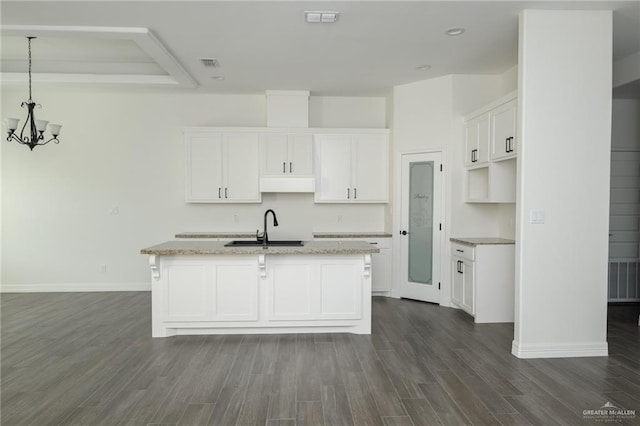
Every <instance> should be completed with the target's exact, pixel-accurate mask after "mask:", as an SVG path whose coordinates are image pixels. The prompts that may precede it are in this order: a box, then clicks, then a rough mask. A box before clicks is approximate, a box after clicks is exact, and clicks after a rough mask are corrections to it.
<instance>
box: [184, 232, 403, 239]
mask: <svg viewBox="0 0 640 426" xmlns="http://www.w3.org/2000/svg"><path fill="white" fill-rule="evenodd" d="M255 236H256V233H255V232H181V233H179V234H176V235H175V237H176V238H254V237H255ZM313 237H314V238H391V234H390V233H387V232H314V233H313Z"/></svg>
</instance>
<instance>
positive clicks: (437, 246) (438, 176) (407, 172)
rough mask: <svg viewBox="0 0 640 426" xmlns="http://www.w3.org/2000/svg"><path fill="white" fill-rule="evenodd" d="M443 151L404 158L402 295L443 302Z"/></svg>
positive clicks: (401, 233)
mask: <svg viewBox="0 0 640 426" xmlns="http://www.w3.org/2000/svg"><path fill="white" fill-rule="evenodd" d="M441 164H442V154H441V153H440V152H425V153H407V154H403V155H402V157H401V166H402V167H401V176H402V178H401V201H400V229H399V232H400V276H399V277H398V278H399V281H400V297H405V298H407V299H415V300H423V301H425V302H433V303H439V302H440V284H441V279H440V269H441V266H440V265H441V259H442V257H441V252H442V231H441V224H442V212H443V206H444V201H443V191H442V189H443V187H444V182H443V178H442V177H443V176H442V175H443V173H442V167H441Z"/></svg>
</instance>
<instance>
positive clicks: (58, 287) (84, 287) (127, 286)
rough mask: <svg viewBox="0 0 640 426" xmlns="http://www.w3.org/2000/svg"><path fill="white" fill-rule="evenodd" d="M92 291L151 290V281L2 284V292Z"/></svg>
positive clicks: (0, 287) (0, 290)
mask: <svg viewBox="0 0 640 426" xmlns="http://www.w3.org/2000/svg"><path fill="white" fill-rule="evenodd" d="M91 291H151V283H150V282H146V283H50V284H2V285H1V286H0V293H68V292H91Z"/></svg>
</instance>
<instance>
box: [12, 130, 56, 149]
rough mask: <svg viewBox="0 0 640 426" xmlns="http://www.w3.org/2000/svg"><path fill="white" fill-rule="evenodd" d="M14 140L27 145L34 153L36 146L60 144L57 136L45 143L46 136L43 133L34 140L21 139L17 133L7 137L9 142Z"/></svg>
mask: <svg viewBox="0 0 640 426" xmlns="http://www.w3.org/2000/svg"><path fill="white" fill-rule="evenodd" d="M12 140H13V141H16V142H18V143H19V144H22V145H27V146H28V147H29V148H31V150H32V151H33V148H35V147H36V146H42V145H46V144H48V143H49V142H54V143H56V144H59V143H60V140H59V139H58V137H57V136H54V137H52V138H51V139H49V140H47V141H44V136H43V135H42V133H41V134H40V136H38V138H37V139H35V140H33V139H29V138H28V137H25V138H20V137H18V136H17V135H16V134H15V133H13V132H11V133H9V135H8V136H7V141H8V142H11V141H12ZM41 141H44V142H41Z"/></svg>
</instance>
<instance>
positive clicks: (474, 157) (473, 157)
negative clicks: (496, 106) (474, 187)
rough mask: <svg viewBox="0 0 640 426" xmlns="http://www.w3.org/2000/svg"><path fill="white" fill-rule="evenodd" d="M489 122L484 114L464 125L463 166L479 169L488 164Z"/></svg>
mask: <svg viewBox="0 0 640 426" xmlns="http://www.w3.org/2000/svg"><path fill="white" fill-rule="evenodd" d="M489 122H490V121H489V114H487V113H485V114H482V115H480V116H479V117H476V118H474V119H472V120H470V121H468V122H466V123H465V125H464V133H465V135H464V141H465V144H464V146H465V149H464V152H465V156H464V164H465V166H467V167H476V166H477V167H480V166H486V165H487V163H488V162H489Z"/></svg>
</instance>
